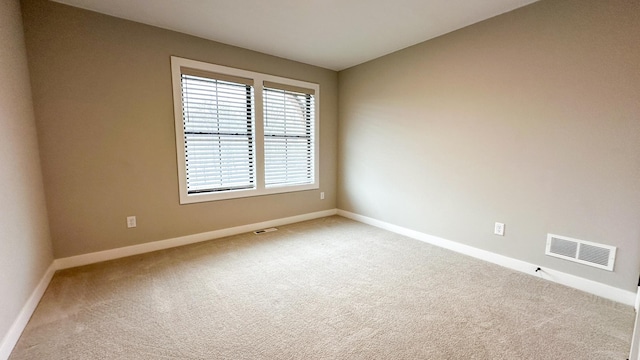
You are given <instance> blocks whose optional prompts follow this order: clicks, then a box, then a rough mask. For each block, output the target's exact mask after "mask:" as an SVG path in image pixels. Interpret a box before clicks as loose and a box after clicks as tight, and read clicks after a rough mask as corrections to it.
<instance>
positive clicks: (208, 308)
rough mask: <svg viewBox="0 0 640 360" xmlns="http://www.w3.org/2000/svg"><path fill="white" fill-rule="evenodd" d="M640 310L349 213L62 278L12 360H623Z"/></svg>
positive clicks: (71, 271) (74, 271)
mask: <svg viewBox="0 0 640 360" xmlns="http://www.w3.org/2000/svg"><path fill="white" fill-rule="evenodd" d="M633 320H634V311H633V308H631V307H628V306H623V305H619V304H615V303H613V302H610V301H607V300H603V299H600V298H597V297H594V296H591V295H588V294H585V293H582V292H579V291H576V290H572V289H569V288H566V287H563V286H560V285H557V284H552V283H549V282H546V281H544V280H541V279H538V278H536V277H534V276H529V275H525V274H521V273H516V272H513V271H510V270H508V269H505V268H501V267H499V266H494V265H492V264H488V263H484V262H482V261H479V260H475V259H472V258H469V257H465V256H462V255H459V254H456V253H452V252H450V251H447V250H443V249H439V248H436V247H433V246H430V245H427V244H424V243H421V242H418V241H415V240H412V239H408V238H405V237H402V236H399V235H396V234H393V233H390V232H386V231H384V230H380V229H377V228H374V227H370V226H368V225H364V224H360V223H357V222H353V221H351V220H347V219H344V218H341V217H337V216H334V217H329V218H324V219H319V220H314V221H308V222H304V223H299V224H293V225H288V226H283V227H281V228H280V230H279V231H277V232H273V233H267V234H262V235H254V234H244V235H238V236H233V237H229V238H225V239H219V240H214V241H210V242H206V243H200V244H195V245H190V246H186V247H181V248H175V249H170V250H164V251H159V252H155V253H151V254H145V255H140V256H134V257H130V258H125V259H120V260H114V261H110V262H105V263H100V264H95V265H89V266H84V267H80V268H75V269H69V270H65V271H60V272H58V273H57V274H56V275H55V277H54V278H53V281H52V282H51V285H50V286H49V288H48V290H47V292H46V293H45V295H44V297H43V299H42V301H41V302H40V305H39V306H38V308H37V310H36V312H35V313H34V315H33V317H32V318H31V321H30V322H29V324H28V326H27V328H26V329H25V331H24V333H23V335H22V337H21V339H20V341H19V342H18V345H17V346H16V348H15V349H14V351H13V353H12V355H11V357H10V359H11V360H19V359H51V360H53V359H509V360H514V359H562V360H567V359H590V360H593V359H617V360H620V359H626V357H627V354H628V349H629V343H630V338H631V331H632V327H633Z"/></svg>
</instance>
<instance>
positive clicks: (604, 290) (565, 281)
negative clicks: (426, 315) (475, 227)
mask: <svg viewBox="0 0 640 360" xmlns="http://www.w3.org/2000/svg"><path fill="white" fill-rule="evenodd" d="M337 214H338V215H340V216H343V217H346V218H349V219H352V220H355V221H358V222H361V223H364V224H368V225H372V226H375V227H378V228H381V229H384V230H388V231H391V232H394V233H396V234H400V235H404V236H407V237H410V238H412V239H416V240H420V241H423V242H426V243H428V244H431V245H435V246H438V247H441V248H445V249H449V250H452V251H455V252H457V253H460V254H464V255H468V256H471V257H474V258H476V259H480V260H484V261H488V262H490V263H494V264H496V265H500V266H503V267H506V268H509V269H512V270H516V271H520V272H523V273H526V274H529V275H533V276H538V277H540V278H543V279H546V280H549V281H552V282H555V283H558V284H562V285H565V286H569V287H572V288H574V289H578V290H581V291H584V292H587V293H590V294H593V295H596V296H599V297H603V298H605V299H609V300H613V301H615V302H619V303H622V304H625V305H629V306H636V309H637V306H638V304H636V293H634V292H632V291H627V290H623V289H619V288H616V287H613V286H610V285H606V284H602V283H599V282H597V281H593V280H589V279H585V278H582V277H579V276H575V275H571V274H567V273H564V272H562V271H557V270H553V269H550V268H543V269H542V270H543V271H538V272H536V271H535V270H536V268H538V266H537V265H534V264H531V263H528V262H526V261H522V260H517V259H514V258H510V257H508V256H504V255H499V254H496V253H493V252H490V251H487V250H482V249H478V248H475V247H472V246H469V245H464V244H461V243H458V242H455V241H451V240H446V239H443V238H440V237H437V236H433V235H428V234H425V233H421V232H419V231H416V230H411V229H408V228H405V227H402V226H398V225H394V224H390V223H387V222H384V221H381V220H378V219H374V218H370V217H367V216H364V215H360V214H355V213H352V212H349V211H345V210H340V209H338V211H337Z"/></svg>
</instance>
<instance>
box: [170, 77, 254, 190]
mask: <svg viewBox="0 0 640 360" xmlns="http://www.w3.org/2000/svg"><path fill="white" fill-rule="evenodd" d="M182 105H183V124H184V142H185V157H186V159H185V160H186V172H187V191H188V193H198V192H212V191H224V190H238V189H252V188H255V174H254V142H253V122H254V120H253V87H252V86H249V85H244V84H237V83H232V82H227V81H221V80H215V79H210V78H205V77H197V76H192V75H184V74H183V75H182Z"/></svg>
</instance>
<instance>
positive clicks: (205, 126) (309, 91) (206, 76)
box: [171, 57, 319, 204]
mask: <svg viewBox="0 0 640 360" xmlns="http://www.w3.org/2000/svg"><path fill="white" fill-rule="evenodd" d="M171 67H172V73H173V87H174V108H175V125H176V144H177V154H178V178H179V185H180V202H181V203H183V204H184V203H193V202H200V201H212V200H222V199H231V198H238V197H246V196H256V195H265V194H273V193H282V192H289V191H301V190H309V189H317V188H318V166H317V163H318V155H317V154H318V144H317V141H318V136H317V135H318V120H317V116H318V96H319V86H318V85H317V84H313V83H308V82H303V81H298V80H292V79H286V78H282V77H277V76H272V75H267V74H260V73H255V72H251V71H246V70H240V69H234V68H229V67H224V66H219V65H213V64H207V63H202V62H198V61H193V60H187V59H182V58H178V57H172V58H171Z"/></svg>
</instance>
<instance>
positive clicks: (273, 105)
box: [263, 82, 315, 188]
mask: <svg viewBox="0 0 640 360" xmlns="http://www.w3.org/2000/svg"><path fill="white" fill-rule="evenodd" d="M263 103H264V155H265V186H266V187H267V188H269V187H277V186H290V185H304V184H313V183H314V181H315V179H314V174H315V171H314V166H315V161H314V154H315V151H314V134H315V131H314V123H315V121H314V119H315V114H314V111H315V97H314V94H313V90H306V89H302V88H295V87H292V86H286V85H279V84H274V83H269V82H265V84H264V88H263Z"/></svg>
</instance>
